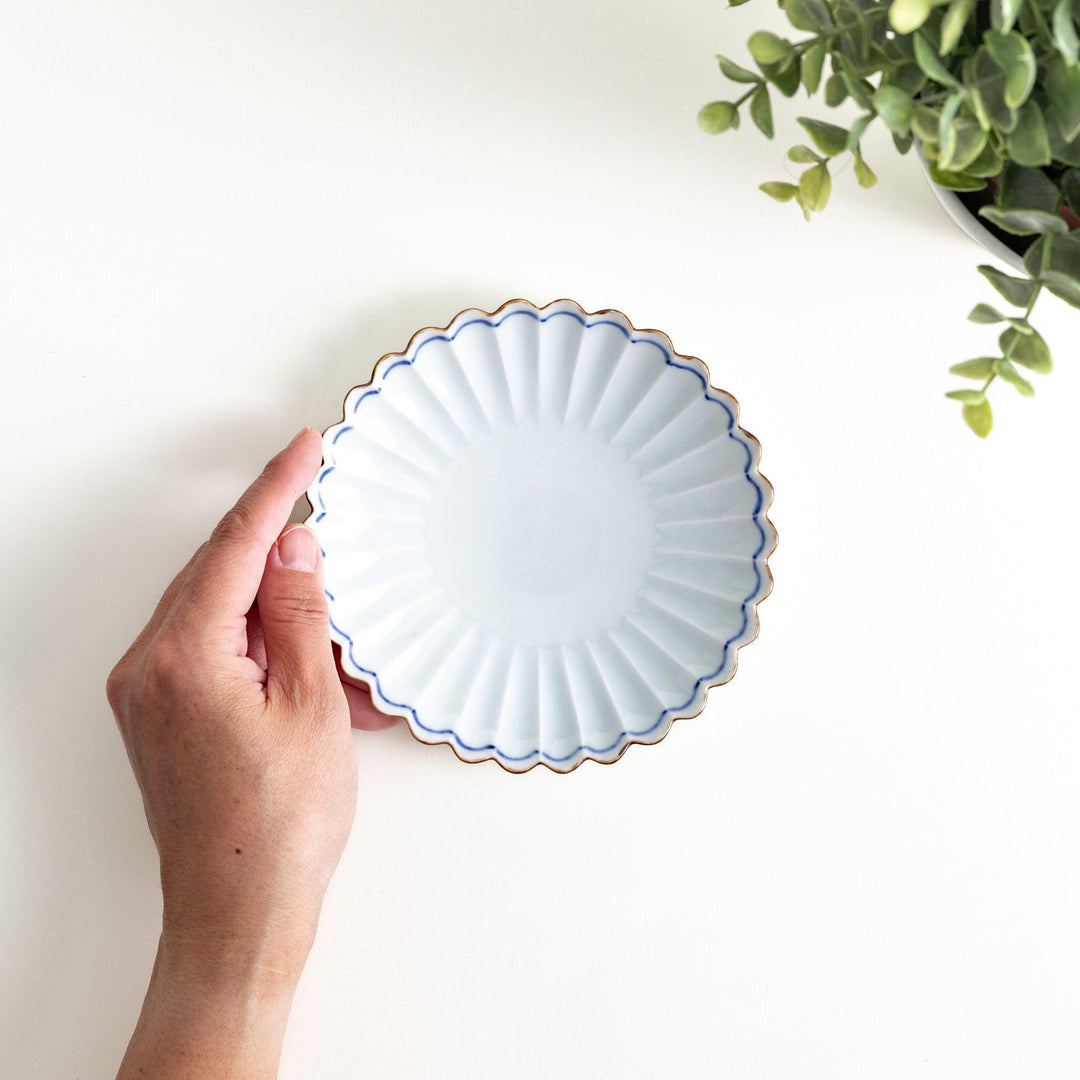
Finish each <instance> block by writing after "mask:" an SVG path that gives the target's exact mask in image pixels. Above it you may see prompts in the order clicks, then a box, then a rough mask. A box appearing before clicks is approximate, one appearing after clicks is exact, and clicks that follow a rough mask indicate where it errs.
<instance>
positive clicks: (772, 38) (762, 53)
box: [746, 30, 792, 64]
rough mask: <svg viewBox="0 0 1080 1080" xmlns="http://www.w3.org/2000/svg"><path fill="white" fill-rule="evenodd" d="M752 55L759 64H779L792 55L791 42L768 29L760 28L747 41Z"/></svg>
mask: <svg viewBox="0 0 1080 1080" xmlns="http://www.w3.org/2000/svg"><path fill="white" fill-rule="evenodd" d="M746 44H747V47H748V48H749V50H750V55H751V56H752V57H753V58H754V59H755V60H756V61H757V62H758V63H759V64H778V63H780V62H781V61H782V60H786V59H788V58H789V57H790V56H791V53H792V47H791V42H790V41H788V40H787V38H782V37H780V36H778V35H777V34H772V33H770V32H769V31H768V30H758V31H757V33H754V34H751V35H750V40H749V41H748V42H747V43H746Z"/></svg>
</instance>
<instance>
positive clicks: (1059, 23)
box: [1051, 0, 1080, 65]
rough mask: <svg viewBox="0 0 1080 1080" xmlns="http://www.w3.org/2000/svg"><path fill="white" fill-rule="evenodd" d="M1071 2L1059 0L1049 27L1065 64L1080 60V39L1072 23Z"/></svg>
mask: <svg viewBox="0 0 1080 1080" xmlns="http://www.w3.org/2000/svg"><path fill="white" fill-rule="evenodd" d="M1072 9H1073V0H1059V2H1058V5H1057V7H1055V8H1054V17H1053V19H1052V21H1051V25H1052V27H1053V30H1054V44H1055V45H1056V46H1057V50H1058V52H1059V53H1061V55H1062V57H1063V58H1064V60H1065V63H1066V64H1070V65H1071V64H1075V63H1076V62H1077V59H1078V58H1080V37H1077V34H1076V23H1075V22H1073V13H1072Z"/></svg>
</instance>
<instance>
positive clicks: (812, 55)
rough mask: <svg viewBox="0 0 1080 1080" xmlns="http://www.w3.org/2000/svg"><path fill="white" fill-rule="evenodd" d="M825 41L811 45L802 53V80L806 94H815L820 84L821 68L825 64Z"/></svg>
mask: <svg viewBox="0 0 1080 1080" xmlns="http://www.w3.org/2000/svg"><path fill="white" fill-rule="evenodd" d="M826 51H827V50H826V48H825V42H824V41H819V42H817V44H815V45H811V46H810V48H809V49H807V50H806V52H804V53H803V55H802V61H801V63H802V81H803V86H805V87H806V92H807V93H808V94H816V93H817V89H818V87H819V86H820V85H821V69H822V68H823V67H824V66H825V54H826Z"/></svg>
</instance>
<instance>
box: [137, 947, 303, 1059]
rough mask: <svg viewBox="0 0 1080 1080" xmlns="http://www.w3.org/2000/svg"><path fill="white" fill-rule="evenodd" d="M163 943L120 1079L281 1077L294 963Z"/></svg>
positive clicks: (296, 970) (296, 975)
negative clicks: (275, 962)
mask: <svg viewBox="0 0 1080 1080" xmlns="http://www.w3.org/2000/svg"><path fill="white" fill-rule="evenodd" d="M272 963H273V961H272V960H270V961H269V962H262V961H258V960H256V959H253V958H251V957H245V956H236V955H230V956H221V957H213V956H208V955H206V954H205V952H202V953H201V954H194V953H192V952H191V951H189V950H186V949H180V948H176V947H170V946H169V945H168V944H167V943H166V942H165V940H164V938H163V939H162V941H161V943H160V944H159V946H158V954H157V959H156V960H155V962H154V971H153V974H152V976H151V978H150V987H149V989H148V990H147V992H146V999H145V1001H144V1002H143V1008H142V1013H141V1014H140V1016H139V1022H138V1024H137V1025H136V1028H135V1032H134V1034H133V1035H132V1037H131V1042H130V1043H129V1044H128V1049H127V1053H126V1054H125V1055H124V1060H123V1063H122V1064H121V1066H120V1072H119V1074H118V1080H131V1078H135V1077H154V1078H161V1080H173V1078H180V1077H184V1078H187V1077H200V1078H205V1077H214V1078H222V1080H226V1078H231V1077H237V1078H240V1077H243V1078H244V1080H261V1078H264V1077H270V1078H272V1077H276V1076H277V1071H278V1061H279V1059H280V1056H281V1043H282V1039H283V1037H284V1034H285V1024H286V1022H287V1021H288V1017H289V1009H290V1007H291V1005H292V998H293V992H294V991H295V988H296V982H297V980H298V978H299V975H300V970H299V968H298V967H297V965H296V963H295V962H293V963H289V964H287V965H286V966H284V967H283V968H282V969H277V968H274V967H273V966H271V965H272Z"/></svg>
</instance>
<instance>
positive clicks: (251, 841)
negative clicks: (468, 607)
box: [107, 428, 394, 1080]
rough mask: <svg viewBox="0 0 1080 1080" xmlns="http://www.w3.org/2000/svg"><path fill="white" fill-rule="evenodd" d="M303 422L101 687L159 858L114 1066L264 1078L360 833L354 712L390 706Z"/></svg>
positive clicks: (382, 720) (318, 451) (317, 448)
mask: <svg viewBox="0 0 1080 1080" xmlns="http://www.w3.org/2000/svg"><path fill="white" fill-rule="evenodd" d="M321 460H322V445H321V439H320V437H319V434H318V432H316V431H314V430H313V429H311V428H306V429H304V430H303V431H301V432H300V433H299V434H298V435H297V436H296V438H295V439H293V441H292V442H291V443H290V444H289V446H288V447H286V448H285V449H284V450H283V451H282V452H281V453H279V454H278V455H277V456H276V457H275V458H273V459H272V460H271V461H270V462H269V463H268V464H267V466H266V468H265V469H264V470H263V472H262V474H261V475H260V476H259V478H258V479H257V480H256V481H255V482H254V483H253V484H252V485H251V487H250V488H248V490H247V491H246V492H245V493H244V494H243V495H242V496H241V498H240V500H239V502H238V503H237V504H236V506H234V507H233V508H232V510H230V511H229V512H228V513H227V514H226V515H225V517H224V518H223V519H222V520H221V522H220V524H219V525H218V526H217V528H216V529H215V530H214V532H213V535H212V536H211V537H210V539H209V540H208V541H207V543H205V544H203V546H202V547H200V548H199V550H198V551H197V552H196V553H195V555H194V556H193V557H192V559H191V560H190V561H189V562H188V564H187V566H185V567H184V568H183V570H181V571H180V573H179V574H178V575H177V576H176V578H175V579H174V580H173V582H172V584H171V585H170V586H169V587H168V589H167V590H166V592H165V595H164V596H163V597H162V598H161V601H160V603H159V604H158V605H157V608H156V610H155V611H154V613H153V615H152V616H151V618H150V621H149V622H148V623H147V625H146V627H145V629H143V631H142V633H140V634H139V636H138V637H137V638H136V639H135V641H134V643H133V644H132V646H131V648H130V649H128V651H127V652H126V653H125V654H124V656H123V658H122V659H121V660H120V662H119V663H118V664H117V665H116V667H115V668H114V669H113V671H112V673H111V674H110V675H109V679H108V684H107V693H108V698H109V703H110V705H111V706H112V708H113V712H114V713H115V715H116V721H117V724H118V725H119V728H120V733H121V735H122V737H123V740H124V745H125V747H126V748H127V752H128V757H129V759H130V761H131V767H132V769H133V771H134V773H135V778H136V780H137V781H138V784H139V788H140V790H141V792H142V796H143V806H144V807H145V810H146V820H147V822H148V824H149V826H150V832H151V834H152V835H153V838H154V842H155V844H156V845H157V850H158V856H159V860H160V865H161V891H162V930H161V938H160V941H159V944H158V952H157V959H156V961H155V963H154V970H153V974H152V976H151V979H150V986H149V989H148V990H147V994H146V999H145V1001H144V1003H143V1008H142V1013H141V1015H140V1017H139V1021H138V1024H137V1026H136V1028H135V1032H134V1034H133V1035H132V1038H131V1042H130V1044H129V1046H128V1049H127V1053H126V1055H125V1057H124V1060H123V1063H122V1064H121V1066H120V1072H119V1076H120V1077H121V1078H125V1080H126V1078H128V1077H143V1076H146V1077H150V1076H152V1077H155V1078H165V1080H170V1078H173V1077H222V1078H226V1077H245V1078H257V1077H273V1076H276V1075H277V1069H278V1060H279V1057H280V1054H281V1043H282V1037H283V1035H284V1031H285V1023H286V1021H287V1019H288V1015H289V1009H290V1006H291V1004H292V997H293V993H294V991H295V988H296V984H297V980H298V979H299V977H300V973H301V971H302V969H303V966H304V963H305V961H306V959H307V955H308V952H309V950H310V948H311V945H312V942H313V940H314V937H315V930H316V927H317V925H318V919H319V912H320V909H321V907H322V900H323V895H324V893H325V891H326V887H327V885H328V883H329V881H330V877H331V875H332V874H333V872H334V869H335V868H336V866H337V864H338V860H339V859H340V857H341V853H342V851H343V849H344V847H345V842H346V840H347V839H348V836H349V831H350V829H351V828H352V821H353V815H354V811H355V807H356V755H355V750H354V745H353V739H352V736H351V730H350V725H351V727H359V728H365V729H368V730H375V729H378V728H381V727H386V726H388V725H389V724H391V723H393V722H394V721H393V720H391V719H390V718H388V717H386V716H383V715H382V714H381V713H378V712H377V711H376V710H375V709H374V707H373V706H372V704H371V699H370V697H369V696H368V695H367V694H366V693H365V692H364V691H363V690H362V689H360V688H359V687H357V686H353V685H351V684H349V683H348V681H347V680H345V679H344V677H343V675H342V673H341V670H340V666H339V663H338V661H337V659H336V658H335V654H334V652H333V650H332V648H331V644H330V637H329V623H328V615H327V608H326V597H325V594H324V592H323V578H322V565H321V560H320V556H319V549H318V544H317V542H316V541H315V537H314V535H313V534H312V533H311V532H310V531H309V530H307V529H306V528H305V527H304V526H302V525H288V526H286V522H287V521H288V518H289V514H290V512H291V511H292V508H293V505H294V503H295V501H296V499H297V498H299V497H300V496H301V495H302V494H303V492H304V491H305V490H306V488H307V486H308V484H309V483H310V482H311V481H312V479H313V478H314V476H315V473H316V471H317V470H318V468H319V465H320V463H321Z"/></svg>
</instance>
